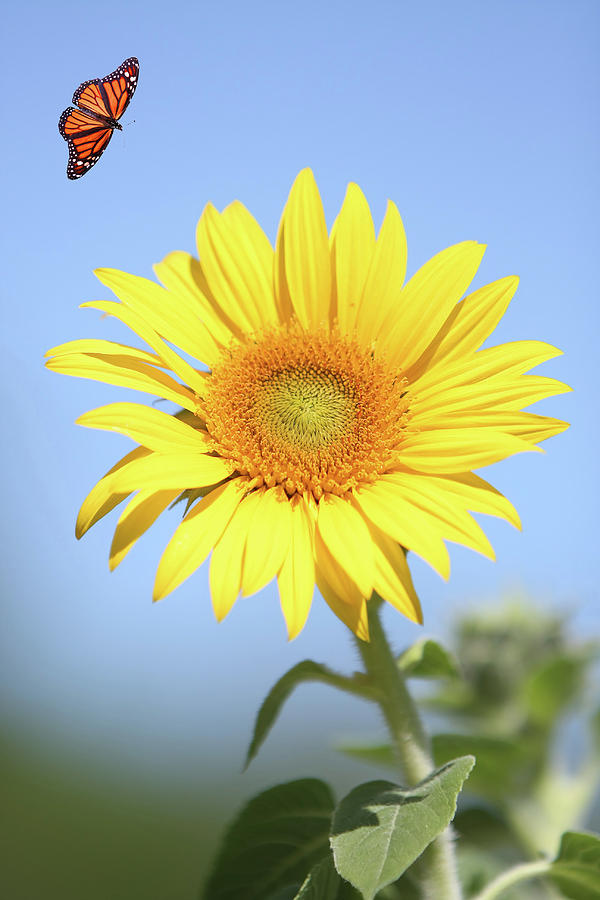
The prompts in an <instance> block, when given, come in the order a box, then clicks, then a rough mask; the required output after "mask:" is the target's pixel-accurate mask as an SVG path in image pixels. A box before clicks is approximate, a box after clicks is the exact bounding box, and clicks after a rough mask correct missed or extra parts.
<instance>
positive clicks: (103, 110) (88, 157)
mask: <svg viewBox="0 0 600 900" xmlns="http://www.w3.org/2000/svg"><path fill="white" fill-rule="evenodd" d="M139 72H140V64H139V63H138V61H137V59H136V58H135V56H130V57H129V59H126V60H125V62H123V63H121V65H120V66H119V68H118V69H115V71H114V72H111V73H110V75H107V76H106V78H92V79H91V80H90V81H84V82H83V84H80V85H79V87H78V88H77V90H76V91H75V93H74V94H73V103H74V104H75V106H76V107H79V108H78V109H75V108H74V107H73V106H69V107H68V109H65V111H64V113H63V114H62V116H61V117H60V119H59V121H58V130H59V132H60V133H61V134H62V136H63V137H64V139H65V141H67V143H68V145H69V162H68V163H67V178H71V179H74V178H81V176H82V175H85V173H86V172H88V171H89V170H90V169H91V168H92V166H94V165H96V163H97V162H98V160H99V159H100V157H101V156H102V154H103V153H104V151H105V150H106V148H107V147H108V142H109V141H110V139H111V137H112V133H113V131H114V130H115V128H116V129H117V130H118V131H122V126H121V125H119V122H118V119H120V118H121V116H122V115H123V113H124V112H125V110H126V109H127V106H128V105H129V101H130V100H131V98H132V97H133V95H134V92H135V89H136V86H137V82H138V75H139Z"/></svg>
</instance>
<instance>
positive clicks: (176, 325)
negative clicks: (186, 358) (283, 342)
mask: <svg viewBox="0 0 600 900" xmlns="http://www.w3.org/2000/svg"><path fill="white" fill-rule="evenodd" d="M94 274H95V275H96V277H97V278H98V279H99V281H101V282H102V284H104V285H106V287H108V288H110V289H111V291H113V293H114V294H116V295H117V297H118V298H119V300H121V301H122V302H123V303H124V304H125V306H127V307H128V308H129V309H131V310H133V311H134V312H135V313H137V315H138V316H139V317H140V318H141V319H143V320H144V322H146V323H147V324H148V325H149V326H150V328H151V329H152V330H153V331H155V332H156V333H157V334H160V335H161V336H162V337H163V338H164V339H165V340H167V341H171V342H172V343H173V344H175V345H176V346H177V347H179V348H180V349H181V350H183V351H184V353H189V355H190V356H193V357H195V359H199V360H202V361H203V362H205V363H208V364H210V362H211V360H213V359H214V358H215V357H216V356H217V355H218V352H219V348H218V346H217V345H216V344H215V342H214V340H213V338H212V336H211V334H210V332H209V331H208V329H207V327H206V325H204V323H203V322H202V321H201V320H200V317H199V316H197V315H194V314H193V313H192V312H191V311H190V309H189V307H188V306H187V304H182V303H175V302H173V297H172V296H171V295H170V294H169V292H168V291H166V290H165V289H164V288H162V287H161V286H160V285H159V284H156V282H154V281H150V280H149V279H148V278H140V277H139V276H138V275H130V274H129V273H128V272H120V271H119V270H118V269H96V270H95V272H94ZM136 330H137V329H136ZM138 333H139V332H138ZM144 340H145V338H144ZM161 356H162V354H161ZM163 358H164V357H163Z"/></svg>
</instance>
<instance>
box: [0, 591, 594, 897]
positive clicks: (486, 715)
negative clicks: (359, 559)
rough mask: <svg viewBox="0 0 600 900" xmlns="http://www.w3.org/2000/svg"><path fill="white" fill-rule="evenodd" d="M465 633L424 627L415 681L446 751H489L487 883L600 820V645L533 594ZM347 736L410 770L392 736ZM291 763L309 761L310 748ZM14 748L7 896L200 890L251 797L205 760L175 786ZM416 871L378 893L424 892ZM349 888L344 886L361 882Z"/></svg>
mask: <svg viewBox="0 0 600 900" xmlns="http://www.w3.org/2000/svg"><path fill="white" fill-rule="evenodd" d="M450 643H451V646H452V652H451V653H450V652H448V651H447V650H445V649H444V648H442V647H441V646H440V645H439V644H437V643H435V642H434V641H431V640H423V641H419V642H418V643H417V644H416V645H414V646H413V647H411V648H409V650H407V651H405V652H404V653H403V654H401V655H400V656H399V658H398V665H399V666H400V668H401V669H402V670H403V671H404V673H405V674H406V675H407V676H408V677H409V678H411V680H412V683H413V684H416V683H417V679H418V680H419V681H420V682H421V684H420V687H421V688H422V690H421V691H420V694H421V697H420V703H421V705H422V706H424V707H425V708H426V709H427V710H428V716H429V719H430V723H431V726H432V727H431V731H432V733H433V735H434V737H433V745H434V751H435V757H436V764H437V765H442V764H443V763H445V762H446V761H448V760H452V759H456V758H457V757H461V756H465V755H467V754H473V755H474V756H475V757H476V758H477V764H476V766H475V768H474V769H473V771H472V773H471V775H470V778H469V779H468V781H467V782H466V784H465V788H464V790H463V792H462V793H461V794H460V798H459V809H458V813H457V816H456V818H455V820H454V827H455V830H456V833H457V837H458V848H459V862H460V867H461V872H462V876H463V883H464V884H465V886H466V896H467V897H471V896H474V894H475V893H476V892H477V891H478V890H480V889H481V888H482V887H483V886H484V885H485V884H487V883H488V882H489V881H490V879H491V878H492V877H494V875H495V874H497V873H498V872H500V871H502V870H504V869H505V868H506V867H507V866H510V865H513V864H515V863H518V862H521V861H524V860H533V859H536V858H538V857H539V854H547V855H548V856H549V857H552V856H554V855H555V854H556V853H557V851H558V846H559V841H560V837H561V835H562V834H563V833H564V832H567V831H572V830H575V829H580V828H585V827H587V828H592V829H593V828H596V829H597V828H598V814H597V813H598V808H597V806H596V813H595V812H594V809H595V808H594V801H595V800H596V803H597V797H598V778H599V764H598V761H599V751H600V714H599V712H598V697H597V691H595V690H594V684H593V675H594V667H595V665H596V662H597V658H598V645H597V644H593V643H591V642H589V641H585V640H575V639H573V638H572V637H571V636H570V635H569V629H568V621H567V620H566V619H565V618H564V617H560V616H557V615H551V614H548V613H547V612H544V611H542V610H539V609H535V608H534V607H532V606H531V605H529V604H526V603H524V602H522V601H519V602H518V603H512V604H509V605H507V606H503V607H501V608H496V609H490V608H489V607H488V608H487V609H486V610H485V611H481V612H477V613H470V614H468V615H464V616H463V617H462V618H461V619H460V620H459V621H457V624H456V627H455V630H454V634H453V637H452V640H451V642H450ZM596 671H597V670H596ZM311 672H312V670H311ZM313 674H314V673H313ZM321 674H322V673H321ZM326 674H327V678H328V679H329V681H331V679H332V676H330V673H326ZM353 678H354V679H356V678H357V676H356V675H355V676H353ZM319 680H323V679H319ZM424 685H425V686H426V687H425V689H424V690H423V686H424ZM340 686H342V687H343V684H341V685H340ZM418 692H419V691H418ZM286 696H287V694H286ZM342 749H344V750H345V752H347V753H349V754H350V755H352V756H354V757H359V758H362V759H363V760H364V761H365V762H368V763H373V764H375V765H376V766H377V767H378V768H379V769H381V768H387V767H391V768H393V769H394V771H395V770H396V762H395V758H394V756H393V754H392V752H391V749H390V748H389V747H388V746H387V745H385V744H381V743H379V744H372V745H367V746H360V747H346V748H342ZM288 763H289V764H290V766H291V767H292V771H290V774H291V775H293V774H294V771H293V769H295V768H296V767H297V761H296V760H292V759H290V760H288ZM0 764H1V765H2V770H3V773H4V775H3V792H2V793H3V828H4V831H5V835H4V837H3V839H2V842H1V845H2V848H3V849H2V858H1V860H0V895H1V896H2V897H6V898H7V900H41V898H42V897H43V898H44V900H54V898H56V900H59V898H60V900H197V898H198V897H199V896H200V892H201V886H202V884H203V883H205V881H206V875H207V872H208V870H209V868H210V866H211V860H214V859H215V858H217V842H218V839H219V836H220V832H221V831H222V830H223V827H224V819H225V818H228V817H229V815H230V811H231V810H232V809H234V808H236V807H239V806H240V805H241V804H240V802H239V798H234V797H233V796H231V793H230V794H229V796H228V797H224V793H223V786H222V785H219V784H216V783H212V784H211V783H210V782H209V781H208V780H207V779H206V777H204V778H203V777H202V775H201V774H200V772H199V773H198V778H197V780H194V781H193V782H192V783H190V784H188V785H186V788H185V790H182V789H181V787H180V789H178V790H177V791H173V790H172V786H171V789H170V788H169V783H168V779H165V781H164V783H163V784H162V785H160V784H156V785H144V784H143V783H142V782H141V781H140V780H138V781H136V782H135V783H134V782H132V781H131V779H129V778H127V777H126V776H123V778H121V779H119V778H118V776H116V775H115V773H114V771H110V770H108V769H107V768H106V767H105V768H104V769H102V768H101V767H98V768H97V769H94V767H93V765H91V764H90V761H89V760H88V761H87V763H84V761H83V760H82V759H80V760H79V761H77V759H76V758H74V755H73V754H71V757H70V758H69V757H68V756H67V755H65V754H61V753H56V754H54V755H49V754H46V755H41V753H39V752H37V753H36V751H35V748H34V746H33V745H32V744H31V743H25V742H23V741H21V742H17V741H13V742H11V741H10V740H8V739H5V744H4V747H3V748H2V749H1V750H0ZM215 764H216V763H215ZM102 772H103V773H104V774H102ZM313 774H315V775H323V774H325V775H326V774H327V773H323V772H316V773H313ZM576 849H577V848H576ZM415 865H416V866H418V862H417V863H416V864H415ZM564 866H565V863H563V868H564ZM214 871H216V870H214ZM411 873H412V868H409V869H408V871H407V872H406V874H405V875H404V876H403V877H402V878H401V879H400V881H399V882H397V883H396V884H395V885H390V886H389V887H387V888H385V889H384V890H383V891H381V892H380V894H378V897H379V896H381V898H382V900H384V898H388V900H418V898H419V890H418V887H416V884H415V878H413V877H412V875H411ZM295 874H297V877H298V878H299V877H300V874H301V873H300V870H299V872H298V873H295ZM310 878H312V882H311V883H310V884H309V882H308V881H307V883H306V885H305V888H304V890H305V894H306V897H307V898H309V897H312V896H321V894H319V893H317V894H315V893H314V891H315V890H316V888H315V885H316V884H317V881H319V883H321V882H322V883H323V884H325V883H326V882H327V883H329V882H331V880H332V875H331V872H330V871H329V870H328V869H327V868H322V867H320V864H319V863H317V864H316V865H315V866H314V867H313V870H312V874H311V876H310V877H309V880H310ZM344 890H346V894H344V900H346V896H347V897H349V898H350V897H352V898H353V897H354V896H355V895H356V896H357V894H356V892H354V891H353V890H351V889H350V888H349V887H346V888H344ZM562 890H563V891H564V887H562ZM334 895H335V891H334V888H332V896H334ZM563 895H564V896H571V895H569V894H558V893H557V892H556V889H555V887H553V886H550V885H548V883H547V882H545V883H542V882H528V883H527V884H525V885H524V886H523V885H522V886H518V887H515V888H512V889H511V890H510V891H507V892H506V894H505V895H503V896H506V900H537V898H540V900H541V898H551V897H557V896H563ZM240 896H243V895H240ZM302 896H304V894H303V895H302ZM336 900H340V895H339V894H338V896H337V897H336Z"/></svg>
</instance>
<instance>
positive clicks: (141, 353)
mask: <svg viewBox="0 0 600 900" xmlns="http://www.w3.org/2000/svg"><path fill="white" fill-rule="evenodd" d="M72 353H100V354H102V355H103V356H121V357H128V358H129V359H133V360H137V362H141V363H146V365H150V366H162V365H164V363H163V361H162V359H161V358H160V356H157V355H156V354H155V353H147V352H146V351H145V350H138V348H137V347H128V346H127V344H117V343H115V342H114V341H103V340H97V339H96V338H83V339H82V340H79V341H67V343H66V344H59V345H58V346H57V347H52V349H51V350H47V351H46V352H45V353H44V356H45V357H51V356H69V355H71V354H72Z"/></svg>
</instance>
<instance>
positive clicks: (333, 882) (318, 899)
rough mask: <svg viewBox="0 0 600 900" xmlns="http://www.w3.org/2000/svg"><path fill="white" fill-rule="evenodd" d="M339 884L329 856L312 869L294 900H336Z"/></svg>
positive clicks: (339, 879) (339, 880)
mask: <svg viewBox="0 0 600 900" xmlns="http://www.w3.org/2000/svg"><path fill="white" fill-rule="evenodd" d="M341 883H342V879H341V878H340V876H339V875H338V873H337V872H336V871H335V866H334V865H333V859H332V858H331V854H330V855H329V856H328V857H326V859H322V860H321V862H319V863H317V864H316V866H313V867H312V869H311V870H310V872H309V873H308V875H307V877H306V880H305V881H304V884H303V885H302V887H301V888H300V890H299V891H298V893H297V894H296V895H295V897H294V900H337V896H338V891H339V888H340V885H341Z"/></svg>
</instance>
